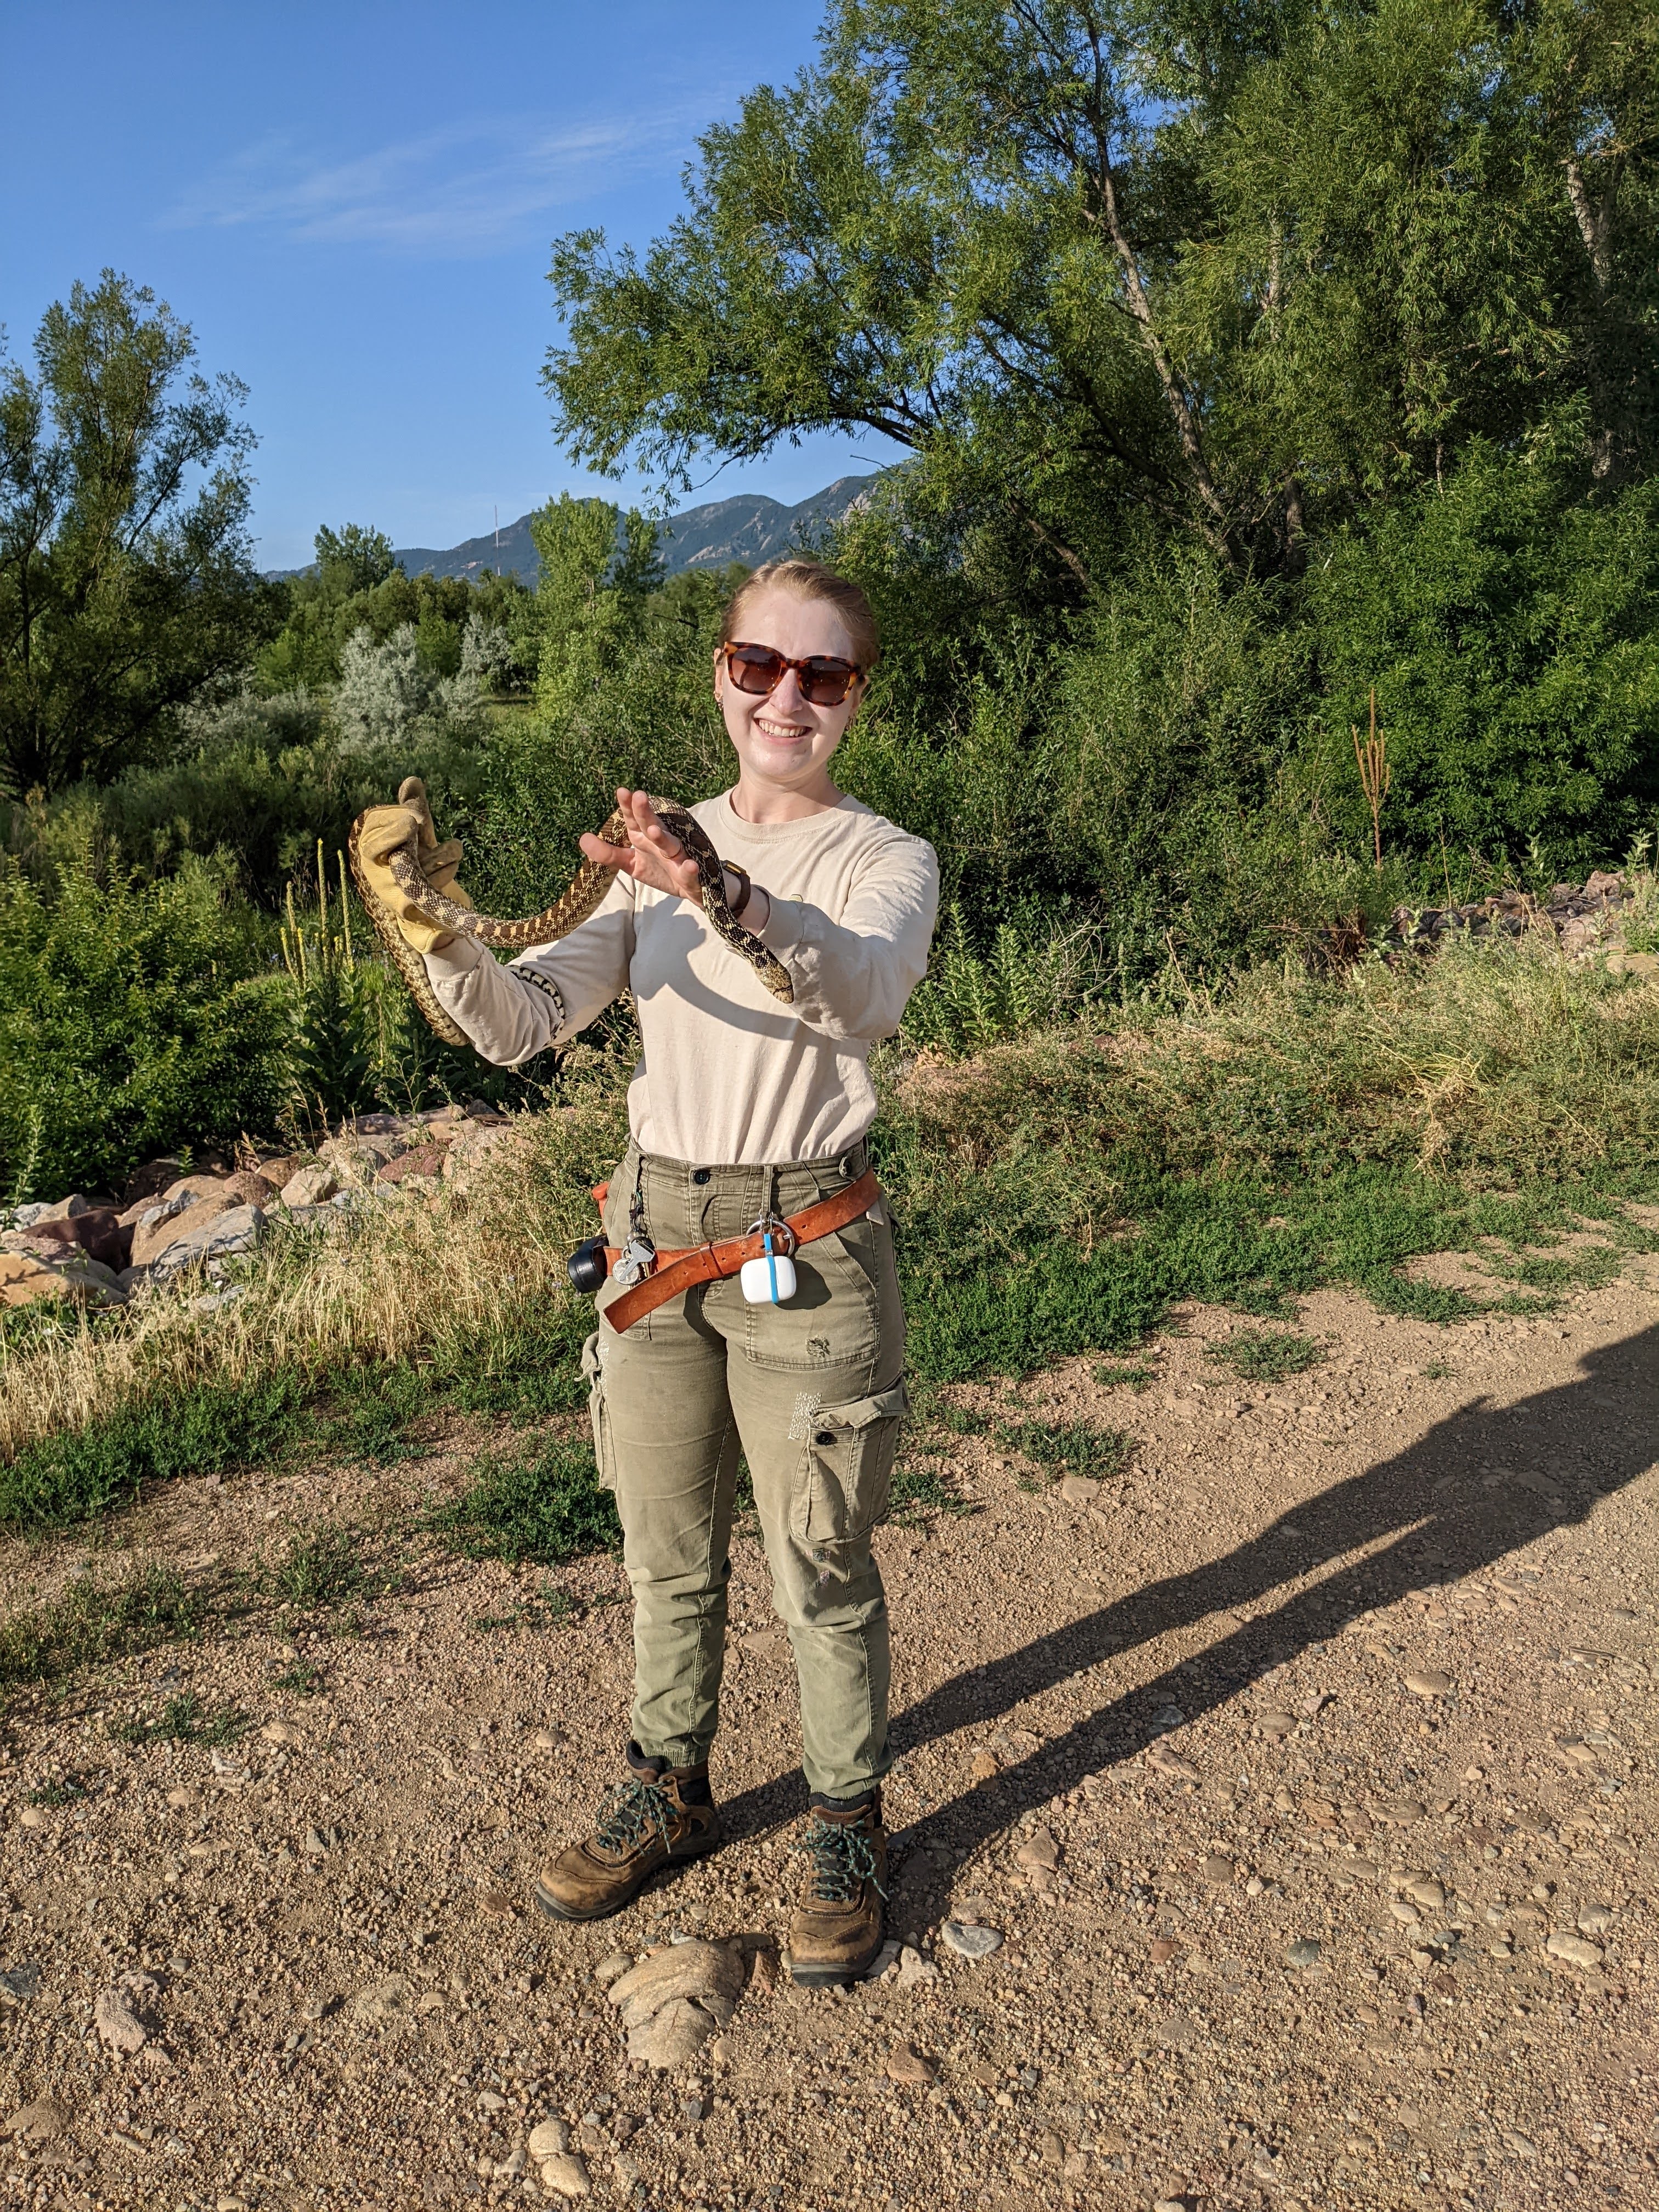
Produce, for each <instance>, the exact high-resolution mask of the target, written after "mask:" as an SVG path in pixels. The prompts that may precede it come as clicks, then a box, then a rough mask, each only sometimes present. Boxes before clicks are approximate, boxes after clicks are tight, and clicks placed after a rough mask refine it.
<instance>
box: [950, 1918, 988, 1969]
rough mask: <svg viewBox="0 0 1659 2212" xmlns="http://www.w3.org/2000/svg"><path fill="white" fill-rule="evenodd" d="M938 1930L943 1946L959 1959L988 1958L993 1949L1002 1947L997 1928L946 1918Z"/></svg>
mask: <svg viewBox="0 0 1659 2212" xmlns="http://www.w3.org/2000/svg"><path fill="white" fill-rule="evenodd" d="M939 1939H940V1941H941V1942H943V1943H944V1945H945V1948H946V1949H947V1950H950V1951H954V1952H955V1953H956V1954H957V1958H959V1959H988V1958H989V1957H990V1955H991V1954H992V1952H993V1951H1000V1949H1001V1948H1002V1931H1001V1929H998V1928H979V1927H970V1926H969V1925H967V1924H966V1923H964V1922H963V1921H960V1920H947V1921H946V1922H945V1924H944V1926H943V1927H942V1928H941V1929H939Z"/></svg>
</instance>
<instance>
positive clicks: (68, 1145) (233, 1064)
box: [0, 860, 287, 1200]
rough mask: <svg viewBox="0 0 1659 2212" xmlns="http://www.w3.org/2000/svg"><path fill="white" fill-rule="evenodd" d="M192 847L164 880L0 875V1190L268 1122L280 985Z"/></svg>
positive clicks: (25, 1193)
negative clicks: (191, 854) (42, 887)
mask: <svg viewBox="0 0 1659 2212" xmlns="http://www.w3.org/2000/svg"><path fill="white" fill-rule="evenodd" d="M263 964H264V962H263V957H262V947H261V945H260V941H259V933H258V932H257V931H255V930H253V929H251V928H249V927H246V926H243V925H240V924H239V922H238V921H237V918H236V916H235V915H234V913H233V912H232V911H231V910H230V909H229V908H228V905H227V902H226V899H225V896H224V892H223V886H222V882H221V881H220V880H218V879H216V878H215V876H214V874H213V872H211V871H210V869H209V868H207V867H206V866H204V865H202V864H201V863H200V862H197V861H194V860H192V861H190V862H187V863H186V865H185V866H184V867H183V868H182V869H181V870H180V872H179V874H178V875H177V876H176V877H174V878H172V879H171V880H170V881H167V882H165V883H160V884H140V883H137V882H136V881H134V880H133V879H131V878H128V877H125V876H117V877H116V878H113V879H112V881H110V882H108V883H103V882H100V880H99V879H98V876H97V874H96V873H95V872H94V870H93V869H92V868H91V867H89V866H79V867H76V868H71V869H70V870H69V871H67V872H65V873H64V875H63V876H62V877H61V878H59V880H58V884H57V885H56V895H55V896H54V897H53V898H52V900H51V901H50V902H48V901H46V899H44V898H43V897H42V896H40V892H39V890H37V888H36V887H35V886H34V885H33V884H31V883H30V882H29V881H27V878H24V877H23V876H22V875H21V873H20V872H18V871H17V870H16V868H15V867H13V868H12V869H11V870H10V871H9V872H8V873H7V874H5V875H4V876H3V877H0V1194H3V1196H4V1197H6V1198H7V1199H9V1200H21V1199H23V1198H27V1197H29V1196H32V1195H44V1196H49V1197H56V1196H58V1195H60V1194H62V1193H63V1192H64V1191H69V1190H76V1189H82V1190H89V1191H90V1190H106V1189H110V1188H113V1187H114V1186H115V1185H116V1184H117V1183H118V1182H120V1181H121V1180H122V1179H123V1178H124V1177H125V1176H126V1174H127V1173H128V1172H129V1170H131V1167H132V1165H133V1164H134V1163H135V1161H137V1160H139V1159H142V1158H144V1157H145V1156H146V1155H148V1154H150V1153H155V1152H166V1151H167V1150H168V1149H169V1148H171V1147H173V1146H178V1145H179V1144H181V1143H189V1144H195V1145H204V1144H229V1143H231V1142H232V1141H234V1139H235V1138H236V1136H237V1135H238V1134H239V1133H240V1132H241V1131H242V1130H244V1129H249V1130H257V1129H264V1128H267V1127H270V1122H271V1121H272V1118H273V1116H274V1115H275V1112H276V1106H277V1104H278V1102H279V1100H280V1097H281V1095H282V1084H283V1051H284V1047H285V1043H286V1037H287V1017H286V1009H285V1003H284V1002H285V999H286V989H285V987H284V984H283V981H282V980H281V978H280V977H278V976H276V975H271V974H270V973H269V972H261V969H262V967H263Z"/></svg>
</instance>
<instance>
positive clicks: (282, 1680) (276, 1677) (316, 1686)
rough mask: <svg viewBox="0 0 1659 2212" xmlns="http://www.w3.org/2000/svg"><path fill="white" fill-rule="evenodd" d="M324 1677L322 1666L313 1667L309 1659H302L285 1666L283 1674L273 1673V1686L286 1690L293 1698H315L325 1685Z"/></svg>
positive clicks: (273, 1687) (276, 1688) (275, 1688)
mask: <svg viewBox="0 0 1659 2212" xmlns="http://www.w3.org/2000/svg"><path fill="white" fill-rule="evenodd" d="M323 1679H324V1678H323V1670H322V1668H320V1667H313V1666H312V1665H311V1664H310V1662H308V1661H307V1660H304V1659H301V1660H300V1661H299V1662H297V1663H296V1664H295V1665H294V1666H291V1667H289V1668H284V1669H283V1673H282V1674H273V1675H272V1677H271V1687H272V1689H274V1690H283V1691H285V1692H287V1694H288V1695H289V1697H291V1698H314V1697H315V1696H316V1694H317V1692H318V1691H319V1690H320V1689H321V1688H322V1686H323Z"/></svg>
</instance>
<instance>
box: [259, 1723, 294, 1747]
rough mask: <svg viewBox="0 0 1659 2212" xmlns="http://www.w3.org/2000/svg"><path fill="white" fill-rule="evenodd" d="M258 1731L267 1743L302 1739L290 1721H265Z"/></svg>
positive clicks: (292, 1741) (290, 1741) (291, 1741)
mask: <svg viewBox="0 0 1659 2212" xmlns="http://www.w3.org/2000/svg"><path fill="white" fill-rule="evenodd" d="M259 1733H260V1735H262V1736H263V1737H264V1740H265V1741H266V1742H267V1743H299V1742H301V1741H303V1739H302V1737H301V1734H300V1731H299V1729H296V1728H295V1725H294V1723H293V1722H292V1721H267V1722H266V1723H265V1724H264V1727H263V1728H262V1729H260V1731H259Z"/></svg>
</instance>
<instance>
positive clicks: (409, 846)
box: [347, 776, 795, 1044]
mask: <svg viewBox="0 0 1659 2212" xmlns="http://www.w3.org/2000/svg"><path fill="white" fill-rule="evenodd" d="M651 804H652V805H653V806H654V807H655V808H656V810H657V818H658V820H659V822H660V823H662V825H663V828H664V829H666V830H667V831H668V833H669V835H670V836H672V837H678V839H679V841H680V843H681V845H682V846H683V847H684V849H685V851H686V852H687V853H688V854H690V857H691V859H692V860H695V861H696V864H697V879H698V881H699V883H700V884H702V910H703V912H704V913H705V914H706V915H708V919H709V921H710V923H711V924H712V926H713V927H714V933H715V935H716V936H717V937H719V938H720V939H721V941H722V942H723V943H724V944H726V945H730V946H731V948H732V951H734V952H735V953H737V954H738V957H740V958H741V959H744V960H746V961H747V962H748V963H749V965H750V967H751V968H752V969H754V971H755V973H756V974H757V975H758V976H759V977H760V979H761V981H762V982H763V983H764V984H765V986H766V987H767V989H768V990H769V992H771V994H772V995H773V997H774V998H775V999H781V1000H782V1001H783V1003H784V1005H785V1006H788V1005H790V1004H791V1003H792V1001H793V998H794V995H795V992H794V986H793V983H791V981H790V980H789V971H788V969H787V968H786V967H785V966H784V964H783V963H782V962H781V960H780V959H778V958H777V957H776V956H775V954H773V953H771V952H769V951H767V949H766V947H765V945H763V944H762V943H761V941H760V939H759V938H758V937H756V936H754V935H753V934H752V933H750V931H749V930H746V929H744V927H742V925H741V924H740V923H739V922H738V920H737V917H736V916H735V915H733V913H732V909H731V907H730V906H729V905H728V904H727V902H726V884H725V878H724V873H723V871H722V869H721V866H720V854H718V853H717V852H716V851H715V850H714V846H713V845H712V844H711V843H710V842H709V839H708V832H707V830H705V829H703V828H702V824H701V823H697V822H696V821H694V820H693V819H692V817H691V816H690V814H688V813H687V812H686V811H685V809H684V807H683V806H679V805H676V804H675V803H674V801H673V800H672V799H653V800H652V802H651ZM398 805H400V806H401V805H407V806H410V807H411V808H412V809H414V810H415V811H417V812H418V811H424V810H425V806H426V792H425V790H424V788H423V787H422V784H421V781H420V779H419V778H418V777H417V776H410V777H407V778H406V779H405V780H404V782H403V783H402V784H400V785H399V786H398ZM367 819H368V816H367V814H360V815H359V816H358V817H357V819H356V821H355V822H354V823H352V825H351V835H350V836H349V838H348V840H347V853H348V855H349V859H350V861H351V872H352V876H353V878H355V880H356V885H357V894H358V896H359V897H360V898H361V899H362V902H363V907H364V910H365V911H366V913H367V914H368V918H369V921H371V922H372V923H373V924H374V932H375V934H376V936H378V937H379V939H380V942H381V944H382V945H384V946H385V947H386V957H387V958H388V959H389V960H390V961H391V963H392V965H393V967H394V968H396V969H397V970H398V974H399V975H401V976H402V977H403V979H404V982H405V983H406V984H407V985H408V987H409V994H410V997H411V998H412V999H413V1000H414V1001H415V1003H416V1006H418V1007H419V1008H420V1010H421V1012H422V1015H423V1016H424V1017H425V1018H426V1020H427V1023H428V1025H429V1027H431V1028H432V1029H433V1030H435V1031H436V1032H437V1034H438V1035H439V1036H441V1037H442V1038H443V1039H444V1041H445V1042H446V1043H448V1044H469V1043H471V1038H470V1037H469V1036H467V1035H466V1032H465V1030H462V1029H460V1028H459V1026H458V1025H457V1024H456V1023H455V1022H454V1021H453V1019H452V1018H451V1017H450V1016H449V1015H448V1014H447V1012H445V1011H444V1009H443V1007H442V1006H441V1005H440V1004H439V1002H438V999H437V994H435V992H434V990H433V988H432V982H431V979H430V977H429V976H428V974H427V972H426V963H425V961H424V960H423V959H422V957H421V956H420V954H419V953H418V952H416V950H415V948H414V946H413V945H410V943H409V942H408V941H407V940H406V939H405V938H404V933H403V932H402V930H400V929H399V928H398V921H397V917H396V915H394V914H393V913H392V909H391V908H390V907H388V906H387V905H386V902H384V900H382V899H381V898H380V897H379V896H377V894H376V892H375V890H374V886H373V885H372V884H370V882H369V881H368V875H367V873H366V872H365V870H364V868H363V866H362V860H361V859H360V858H359V855H358V851H357V841H358V837H359V835H360V833H361V831H362V826H363V823H365V821H367ZM599 836H600V837H601V838H602V839H603V840H604V841H605V843H606V844H607V845H625V844H626V843H627V842H628V830H627V827H626V825H625V824H624V823H623V817H622V815H621V813H620V812H616V813H613V814H612V815H611V817H610V819H609V820H608V821H607V822H606V823H605V825H604V827H603V828H602V829H600V831H599ZM386 868H387V870H388V872H390V874H391V877H392V881H393V883H395V884H397V886H398V890H400V891H402V893H403V894H404V897H405V898H406V899H407V900H408V901H409V902H410V905H411V906H412V907H413V908H415V909H416V912H417V913H418V914H419V915H421V916H422V919H423V920H424V921H428V922H430V923H431V924H432V926H433V927H434V928H435V929H451V930H454V931H455V932H456V933H458V934H459V935H460V936H463V937H476V938H477V939H478V940H479V942H480V943H481V944H483V945H513V946H514V947H520V948H522V947H523V946H526V945H551V944H553V943H554V942H556V939H559V938H561V937H568V935H569V934H570V933H571V931H572V930H573V929H574V928H576V927H578V925H579V924H580V923H581V922H584V921H586V920H587V917H588V916H589V915H591V914H592V912H593V911H594V910H595V908H597V907H598V906H599V902H600V901H601V900H602V899H603V898H604V896H605V893H606V891H608V890H610V888H611V884H612V883H613V882H614V880H615V871H614V870H612V869H611V868H602V867H599V866H596V865H595V864H594V863H593V862H592V860H584V861H583V862H582V864H581V866H580V867H579V868H578V869H577V871H576V873H575V875H574V878H573V879H572V881H571V884H570V887H569V889H568V890H567V891H566V892H565V893H564V895H563V896H562V897H561V898H557V899H556V900H555V901H554V902H553V904H552V905H551V906H550V907H545V908H543V910H542V912H541V913H540V914H532V915H529V916H528V917H527V918H526V920H525V921H497V920H496V919H495V916H494V915H488V914H478V913H477V912H475V910H474V909H473V908H471V907H466V906H457V905H456V903H455V902H454V900H453V899H452V898H450V897H448V896H447V895H446V894H445V893H444V892H442V891H441V890H435V888H434V886H433V885H432V884H429V883H428V881H427V879H426V877H425V874H424V873H423V872H422V867H421V863H420V831H419V829H418V827H417V826H416V823H415V822H414V821H413V820H412V819H411V821H410V826H409V836H408V837H407V838H406V840H405V841H404V843H403V844H401V845H398V846H396V847H394V848H393V849H392V852H390V853H389V854H387V855H386ZM530 980H531V981H540V980H541V979H540V978H538V977H535V976H532V977H531V978H530ZM550 995H551V997H552V999H553V1001H554V1004H555V1006H556V1007H557V1009H558V1013H559V1019H560V1023H561V1024H562V1023H563V1019H564V1006H563V1002H562V1000H561V999H560V998H559V995H558V993H557V992H556V991H553V992H551V994H550Z"/></svg>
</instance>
